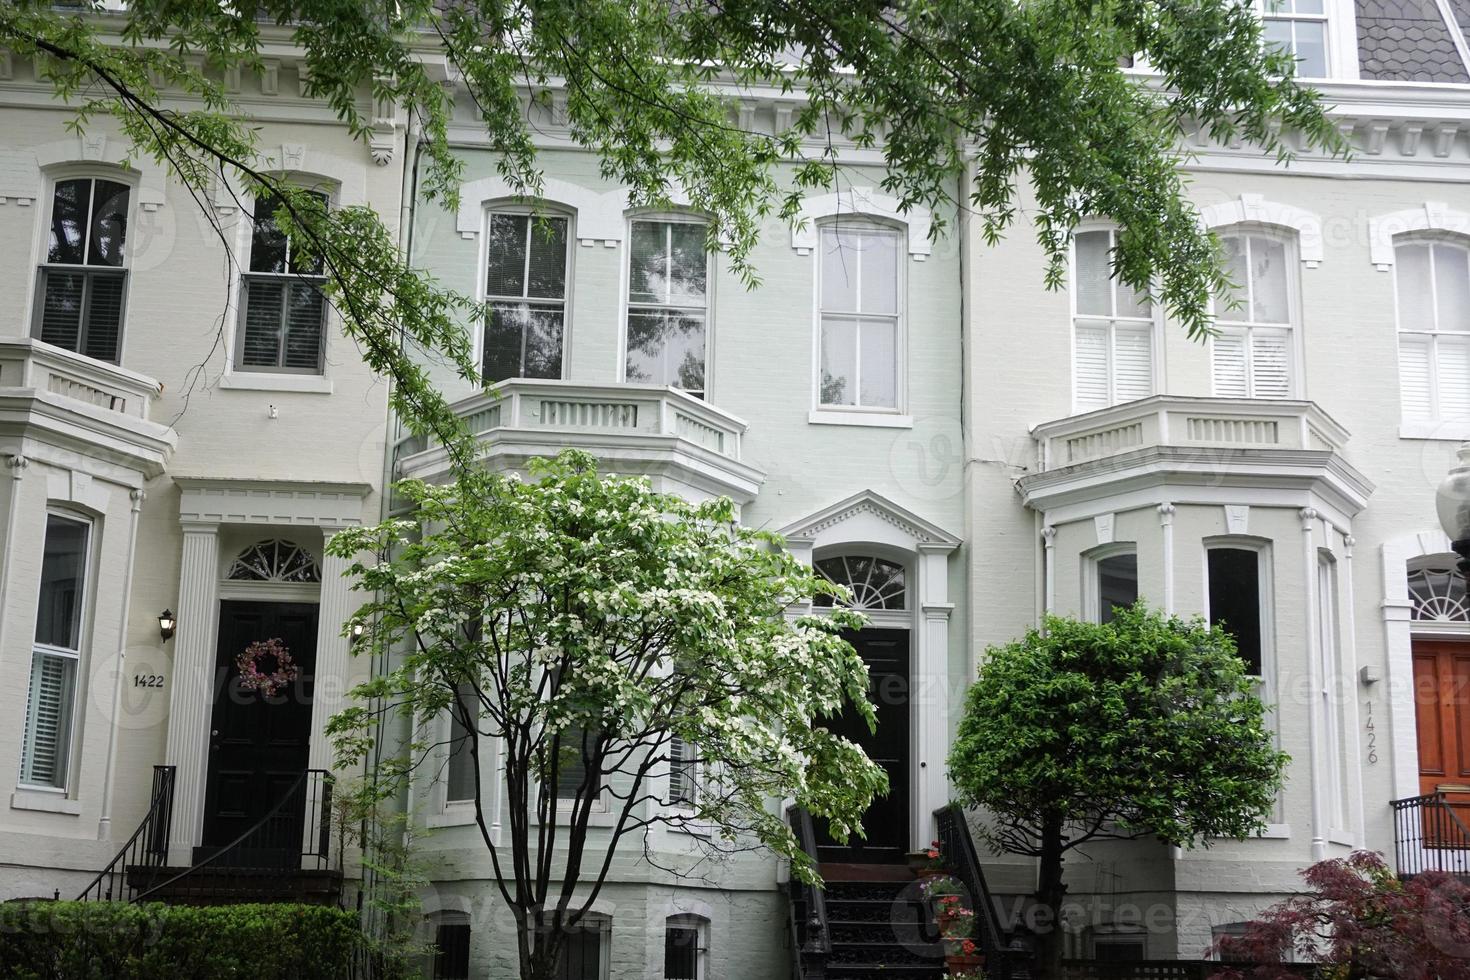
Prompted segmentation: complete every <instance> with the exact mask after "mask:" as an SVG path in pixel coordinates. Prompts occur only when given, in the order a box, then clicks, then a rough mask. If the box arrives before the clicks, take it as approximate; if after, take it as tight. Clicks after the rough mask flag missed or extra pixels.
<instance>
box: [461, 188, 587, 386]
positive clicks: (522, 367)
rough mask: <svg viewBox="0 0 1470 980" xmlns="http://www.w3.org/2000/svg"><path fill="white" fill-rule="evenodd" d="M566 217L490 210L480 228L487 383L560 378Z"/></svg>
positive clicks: (483, 363) (483, 359)
mask: <svg viewBox="0 0 1470 980" xmlns="http://www.w3.org/2000/svg"><path fill="white" fill-rule="evenodd" d="M568 224H569V222H568V220H567V219H566V218H565V217H558V216H542V217H536V216H533V215H530V214H516V213H511V212H500V211H492V212H491V213H490V214H489V215H488V217H487V226H486V232H485V252H486V257H485V302H486V303H487V304H488V306H489V310H488V313H487V319H486V321H485V326H484V331H483V333H482V334H481V341H482V343H481V349H480V370H481V372H482V374H483V377H484V381H485V383H486V384H494V383H495V382H497V381H504V380H505V379H507V378H560V377H561V376H562V349H563V343H564V339H563V338H564V336H565V332H566V313H567V309H566V307H567V241H568V239H569V235H568Z"/></svg>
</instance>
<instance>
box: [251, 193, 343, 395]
mask: <svg viewBox="0 0 1470 980" xmlns="http://www.w3.org/2000/svg"><path fill="white" fill-rule="evenodd" d="M311 198H313V199H315V200H316V201H317V202H318V203H319V204H320V205H321V206H322V207H326V205H327V196H326V195H325V194H317V193H312V194H311ZM280 206H281V202H280V201H279V200H278V199H277V198H275V197H270V196H262V197H260V198H258V199H257V200H256V202H255V211H254V222H253V225H252V228H251V232H250V264H249V267H248V271H246V272H245V273H244V274H243V275H241V277H240V327H239V329H238V330H237V331H236V338H235V369H236V370H238V371H263V372H268V373H280V374H321V373H322V370H323V354H324V347H325V340H326V323H327V298H326V296H325V295H324V294H323V293H322V290H321V287H322V284H323V283H324V282H326V278H325V277H324V276H323V275H322V263H321V260H320V259H319V258H316V257H309V256H307V255H306V254H304V251H302V250H299V249H298V247H297V243H295V242H293V241H292V240H291V237H290V236H289V235H287V234H286V232H285V229H283V228H282V227H281V226H280V224H279V223H278V222H277V221H276V218H275V214H276V211H277V210H279V208H280Z"/></svg>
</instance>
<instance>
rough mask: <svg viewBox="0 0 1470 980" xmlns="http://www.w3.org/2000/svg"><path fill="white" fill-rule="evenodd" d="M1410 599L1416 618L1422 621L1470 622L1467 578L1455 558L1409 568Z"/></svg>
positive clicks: (1433, 560)
mask: <svg viewBox="0 0 1470 980" xmlns="http://www.w3.org/2000/svg"><path fill="white" fill-rule="evenodd" d="M1409 598H1410V599H1411V600H1412V601H1413V603H1414V611H1413V618H1414V621H1415V622H1423V623H1467V622H1470V602H1467V598H1466V595H1465V579H1464V577H1463V576H1462V575H1460V573H1459V572H1458V571H1456V570H1455V560H1454V559H1453V558H1448V557H1447V558H1442V559H1430V560H1429V561H1426V562H1425V563H1424V564H1422V565H1419V566H1418V567H1416V568H1413V569H1410V571H1409Z"/></svg>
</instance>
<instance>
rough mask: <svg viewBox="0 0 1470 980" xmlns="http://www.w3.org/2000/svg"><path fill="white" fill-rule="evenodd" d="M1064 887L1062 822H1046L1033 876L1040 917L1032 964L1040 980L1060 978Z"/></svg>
mask: <svg viewBox="0 0 1470 980" xmlns="http://www.w3.org/2000/svg"><path fill="white" fill-rule="evenodd" d="M1066 894H1067V886H1066V884H1064V883H1063V881H1062V822H1061V820H1060V819H1053V818H1051V817H1048V818H1046V819H1045V820H1043V821H1042V824H1041V867H1040V869H1039V871H1038V874H1037V882H1036V903H1037V905H1039V906H1040V908H1041V912H1042V916H1041V919H1040V921H1039V923H1038V924H1039V926H1040V928H1038V929H1037V935H1036V960H1037V967H1038V976H1039V978H1040V980H1061V977H1062V921H1061V912H1062V899H1063V898H1065V897H1066Z"/></svg>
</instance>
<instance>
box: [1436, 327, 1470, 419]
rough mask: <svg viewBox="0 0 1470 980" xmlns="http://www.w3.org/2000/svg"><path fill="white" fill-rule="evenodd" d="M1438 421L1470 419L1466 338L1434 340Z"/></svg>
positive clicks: (1469, 345) (1443, 336)
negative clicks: (1439, 419)
mask: <svg viewBox="0 0 1470 980" xmlns="http://www.w3.org/2000/svg"><path fill="white" fill-rule="evenodd" d="M1434 354H1435V357H1434V361H1435V367H1436V369H1437V370H1436V372H1435V373H1436V375H1437V376H1438V381H1439V406H1438V407H1439V412H1438V416H1437V417H1438V418H1441V419H1467V418H1470V337H1452V336H1448V335H1446V334H1440V335H1439V336H1438V337H1436V338H1435V351H1434Z"/></svg>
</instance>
